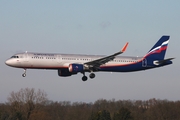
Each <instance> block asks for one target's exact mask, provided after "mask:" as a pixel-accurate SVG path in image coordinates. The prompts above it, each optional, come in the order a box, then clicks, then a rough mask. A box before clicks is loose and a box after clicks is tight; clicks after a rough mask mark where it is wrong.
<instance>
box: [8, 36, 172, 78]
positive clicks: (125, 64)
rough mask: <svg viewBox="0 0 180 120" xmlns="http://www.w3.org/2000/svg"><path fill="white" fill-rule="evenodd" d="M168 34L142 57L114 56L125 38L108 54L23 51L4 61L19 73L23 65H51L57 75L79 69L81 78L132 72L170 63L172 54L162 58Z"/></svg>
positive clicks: (65, 75) (73, 72)
mask: <svg viewBox="0 0 180 120" xmlns="http://www.w3.org/2000/svg"><path fill="white" fill-rule="evenodd" d="M169 38H170V36H162V37H161V38H160V39H159V40H158V41H157V43H156V44H155V45H154V46H153V47H152V48H151V49H150V50H149V52H148V53H147V54H146V55H145V56H143V57H128V56H118V55H119V54H122V53H124V52H125V51H126V48H127V46H128V42H127V43H126V44H125V45H124V47H123V48H122V49H121V50H120V51H119V52H116V53H114V54H112V55H109V56H104V55H80V54H57V53H56V54H54V53H34V52H24V53H18V54H15V55H13V56H12V57H11V58H9V59H8V60H6V61H5V64H6V65H8V66H11V67H16V68H23V69H24V73H23V74H22V76H23V77H25V76H26V70H27V69H51V70H57V72H58V75H59V76H61V77H68V76H71V75H75V74H77V73H82V74H83V77H82V80H83V81H86V80H87V79H88V77H87V76H86V75H85V72H89V73H90V74H89V78H91V79H92V78H95V74H94V72H98V71H103V72H133V71H141V70H146V69H152V68H158V67H162V66H166V65H170V64H172V63H173V62H172V61H171V60H172V59H174V58H168V59H164V57H165V53H166V49H167V46H168V43H169Z"/></svg>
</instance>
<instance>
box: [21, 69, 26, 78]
mask: <svg viewBox="0 0 180 120" xmlns="http://www.w3.org/2000/svg"><path fill="white" fill-rule="evenodd" d="M22 76H23V77H26V69H24V73H23V74H22Z"/></svg>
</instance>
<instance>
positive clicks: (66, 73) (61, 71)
mask: <svg viewBox="0 0 180 120" xmlns="http://www.w3.org/2000/svg"><path fill="white" fill-rule="evenodd" d="M58 75H59V76H61V77H68V76H71V75H72V73H70V72H69V70H68V69H58Z"/></svg>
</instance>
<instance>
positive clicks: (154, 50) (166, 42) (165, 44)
mask: <svg viewBox="0 0 180 120" xmlns="http://www.w3.org/2000/svg"><path fill="white" fill-rule="evenodd" d="M168 42H169V40H167V41H165V42H163V43H162V44H161V45H160V46H158V47H156V48H154V49H152V50H151V51H149V52H148V54H147V56H148V55H151V54H154V53H161V51H163V50H166V49H167V45H168Z"/></svg>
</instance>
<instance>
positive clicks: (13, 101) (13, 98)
mask: <svg viewBox="0 0 180 120" xmlns="http://www.w3.org/2000/svg"><path fill="white" fill-rule="evenodd" d="M47 100H48V99H47V94H46V93H45V92H44V91H42V90H40V89H39V90H38V91H35V89H34V88H25V89H20V90H19V91H18V92H14V91H13V92H11V93H10V96H9V97H8V103H9V104H10V106H11V110H10V112H11V115H12V117H13V118H14V116H15V117H17V119H23V120H24V119H25V120H29V119H30V118H31V115H32V114H33V115H34V114H36V113H38V114H39V110H40V109H41V108H42V107H43V106H45V104H46V102H47ZM31 119H32V118H31Z"/></svg>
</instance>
